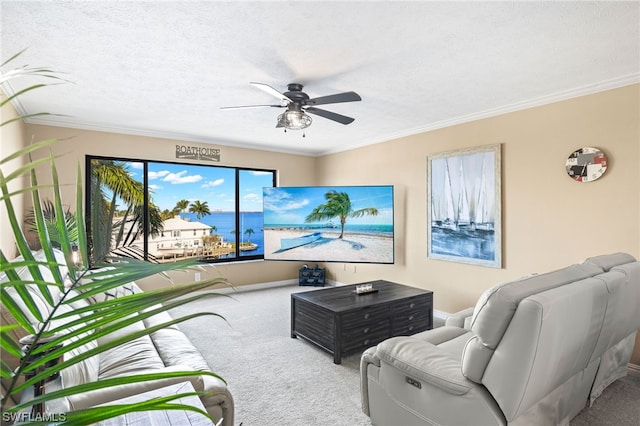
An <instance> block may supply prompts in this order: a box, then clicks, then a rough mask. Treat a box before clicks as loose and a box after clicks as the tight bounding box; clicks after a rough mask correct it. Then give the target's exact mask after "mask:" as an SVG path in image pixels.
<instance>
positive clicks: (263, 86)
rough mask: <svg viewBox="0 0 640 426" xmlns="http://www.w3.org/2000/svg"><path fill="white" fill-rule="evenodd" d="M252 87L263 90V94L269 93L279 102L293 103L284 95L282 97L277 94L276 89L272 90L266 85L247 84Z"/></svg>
mask: <svg viewBox="0 0 640 426" xmlns="http://www.w3.org/2000/svg"><path fill="white" fill-rule="evenodd" d="M249 84H251V85H252V86H254V87H257V88H258V89H260V90H264V91H265V92H267V93H269V94H270V95H272V96H275V97H276V98H278V99H280V101H282V102H284V103H286V104H289V103H291V102H293V101H292V100H291V99H289V98H288V97H286V96H285V95H283V94H282V93H280V92H278V91H277V90H276V89H274V88H273V87H271V86H269V85H268V84H264V83H256V82H251V83H249Z"/></svg>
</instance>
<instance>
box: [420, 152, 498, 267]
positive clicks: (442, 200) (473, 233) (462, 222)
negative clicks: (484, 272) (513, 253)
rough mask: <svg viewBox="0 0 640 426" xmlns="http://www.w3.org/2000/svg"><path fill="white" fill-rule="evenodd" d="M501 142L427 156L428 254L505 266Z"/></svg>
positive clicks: (460, 260)
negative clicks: (503, 262)
mask: <svg viewBox="0 0 640 426" xmlns="http://www.w3.org/2000/svg"><path fill="white" fill-rule="evenodd" d="M500 152H501V149H500V144H496V145H487V146H480V147H475V148H467V149H462V150H457V151H450V152H443V153H437V154H430V155H429V156H428V157H427V204H428V205H427V257H429V258H432V259H440V260H447V261H452V262H460V263H469V264H473V265H481V266H488V267H493V268H501V267H502V208H501V200H502V195H501V193H502V190H501V171H500V169H501V159H500Z"/></svg>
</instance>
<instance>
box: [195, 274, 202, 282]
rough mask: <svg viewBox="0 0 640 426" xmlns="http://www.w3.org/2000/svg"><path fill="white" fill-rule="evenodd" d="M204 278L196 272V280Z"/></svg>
mask: <svg viewBox="0 0 640 426" xmlns="http://www.w3.org/2000/svg"><path fill="white" fill-rule="evenodd" d="M201 279H202V277H201V276H200V272H196V276H195V280H196V281H200V280H201Z"/></svg>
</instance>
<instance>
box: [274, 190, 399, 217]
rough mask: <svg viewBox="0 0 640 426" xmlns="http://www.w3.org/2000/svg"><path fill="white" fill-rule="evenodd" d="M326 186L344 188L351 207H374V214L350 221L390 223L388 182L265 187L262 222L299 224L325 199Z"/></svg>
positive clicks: (390, 211)
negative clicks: (378, 184)
mask: <svg viewBox="0 0 640 426" xmlns="http://www.w3.org/2000/svg"><path fill="white" fill-rule="evenodd" d="M330 190H336V191H338V192H346V193H347V194H349V199H350V200H351V207H352V209H353V210H359V209H362V208H367V207H375V208H376V209H378V215H377V216H370V215H365V216H363V217H361V218H357V219H349V223H351V224H375V225H387V224H388V225H391V224H393V187H392V186H332V187H280V188H269V189H267V190H266V195H265V206H264V223H265V224H268V225H280V224H301V223H304V219H305V217H306V216H307V215H308V214H309V213H311V211H312V210H313V209H314V208H315V207H317V206H318V205H320V204H324V203H326V198H325V196H324V195H325V193H327V192H328V191H330Z"/></svg>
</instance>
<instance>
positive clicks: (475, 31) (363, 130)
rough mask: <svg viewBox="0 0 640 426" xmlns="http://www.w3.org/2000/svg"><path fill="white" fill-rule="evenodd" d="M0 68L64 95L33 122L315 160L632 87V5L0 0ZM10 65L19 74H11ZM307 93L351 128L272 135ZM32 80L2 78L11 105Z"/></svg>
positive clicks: (24, 108)
mask: <svg viewBox="0 0 640 426" xmlns="http://www.w3.org/2000/svg"><path fill="white" fill-rule="evenodd" d="M0 8H1V10H0V12H1V24H2V27H1V34H0V36H1V40H2V43H1V47H0V49H1V51H0V54H1V59H2V61H4V60H6V59H7V58H9V57H10V56H12V55H13V54H15V53H16V52H18V51H20V50H22V49H24V48H28V49H27V51H26V52H25V53H24V54H23V55H22V56H21V57H20V61H21V63H20V64H19V65H22V63H28V64H30V65H34V66H36V65H37V66H47V67H50V68H52V69H55V70H57V71H61V72H64V73H65V78H67V79H68V80H69V81H70V82H71V83H68V84H61V85H55V86H50V87H47V88H44V89H40V90H37V91H34V92H32V93H30V94H27V95H25V96H23V97H22V98H21V101H20V104H16V108H18V110H19V111H20V112H21V113H34V112H40V111H47V112H51V113H57V114H62V115H61V116H44V117H40V118H37V119H36V118H34V119H31V122H34V123H39V124H49V125H56V126H64V127H72V128H83V129H94V130H103V131H110V132H119V133H128V134H129V133H130V134H142V135H151V136H157V137H164V138H172V139H178V140H184V141H192V142H202V143H211V144H214V145H235V146H242V147H250V148H259V149H267V150H275V151H281V152H294V153H299V154H306V155H319V154H326V153H331V152H338V151H342V150H346V149H350V148H355V147H358V146H363V145H367V144H372V143H377V142H381V141H385V140H389V139H393V138H397V137H400V136H405V135H410V134H415V133H419V132H423V131H426V130H431V129H436V128H440V127H444V126H448V125H452V124H456V123H460V122H465V121H469V120H473V119H477V118H482V117H488V116H492V115H496V114H500V113H504V112H509V111H514V110H518V109H522V108H527V107H530V106H535V105H541V104H544V103H548V102H553V101H557V100H561V99H567V98H571V97H574V96H580V95H584V94H588V93H593V92H597V91H601V90H606V89H610V88H614V87H620V86H624V85H628V84H632V83H637V82H638V81H640V30H639V29H640V2H638V1H631V2H577V1H574V2H429V1H412V2H400V1H376V2H372V1H358V2H348V1H332V2H330V1H322V2H303V1H296V2H292V1H272V2H271V1H270V2H266V1H263V2H246V1H234V2H231V1H224V2H223V1H203V2H194V1H183V2H178V1H170V2H166V1H163V2H120V1H98V2H67V1H64V2H62V1H45V2H36V1H28V2H24V1H19V2H14V1H5V0H2V1H1V2H0ZM16 65H18V64H16ZM252 81H255V82H262V83H266V84H268V85H271V86H273V87H274V88H276V89H278V90H279V91H286V85H287V83H292V82H297V83H302V84H304V86H305V87H304V90H305V92H306V93H308V94H309V96H311V97H317V96H324V95H329V94H334V93H339V92H345V91H351V90H353V91H355V92H357V93H358V94H360V96H361V97H362V101H361V102H352V103H344V104H335V105H325V106H323V108H324V109H327V110H330V111H334V112H337V113H340V114H343V115H347V116H351V117H354V118H355V121H354V122H353V123H352V124H350V125H346V126H345V125H342V124H337V123H335V122H332V121H329V120H326V119H324V118H322V117H317V116H312V118H313V120H314V121H313V124H312V125H311V127H310V128H308V129H307V130H306V137H305V138H303V137H302V132H300V131H289V132H287V133H284V132H283V131H282V129H276V128H275V125H276V117H277V115H278V114H279V113H281V112H282V110H281V109H275V108H254V109H243V110H221V109H220V107H222V106H233V105H251V104H271V103H274V102H273V101H274V100H275V101H276V102H275V103H277V99H275V98H273V97H272V96H270V95H269V94H268V93H266V92H264V91H261V90H258V89H256V88H255V87H253V86H251V85H249V82H252ZM27 83H30V82H29V81H14V83H12V86H11V87H7V88H5V90H6V91H8V92H12V91H16V90H19V89H20V88H21V87H23V86H24V85H26V84H27Z"/></svg>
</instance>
